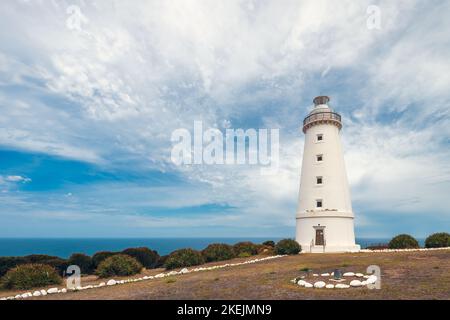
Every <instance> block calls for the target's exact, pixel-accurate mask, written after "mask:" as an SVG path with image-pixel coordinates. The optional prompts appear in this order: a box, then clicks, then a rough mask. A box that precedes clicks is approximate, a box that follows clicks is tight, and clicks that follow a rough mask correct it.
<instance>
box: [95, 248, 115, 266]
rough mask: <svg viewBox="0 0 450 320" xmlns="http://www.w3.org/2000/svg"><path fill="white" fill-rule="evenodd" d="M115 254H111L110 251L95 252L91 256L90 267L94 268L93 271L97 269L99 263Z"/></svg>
mask: <svg viewBox="0 0 450 320" xmlns="http://www.w3.org/2000/svg"><path fill="white" fill-rule="evenodd" d="M116 254H119V253H118V252H111V251H99V252H96V253H95V254H94V255H93V256H92V266H93V267H94V269H97V267H98V266H99V265H100V263H101V262H102V261H103V260H105V259H107V258H109V257H112V256H114V255H116Z"/></svg>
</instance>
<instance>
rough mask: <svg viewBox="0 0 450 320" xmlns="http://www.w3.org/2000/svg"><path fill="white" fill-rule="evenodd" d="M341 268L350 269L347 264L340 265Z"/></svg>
mask: <svg viewBox="0 0 450 320" xmlns="http://www.w3.org/2000/svg"><path fill="white" fill-rule="evenodd" d="M341 267H342V268H348V267H350V265H349V264H348V263H343V264H341Z"/></svg>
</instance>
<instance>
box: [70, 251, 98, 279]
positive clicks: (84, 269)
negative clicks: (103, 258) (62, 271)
mask: <svg viewBox="0 0 450 320" xmlns="http://www.w3.org/2000/svg"><path fill="white" fill-rule="evenodd" d="M68 264H69V266H70V265H76V266H78V267H80V270H81V273H82V274H92V272H93V271H94V265H93V263H92V258H91V257H89V256H88V255H85V254H84V253H74V254H72V255H71V256H70V258H69V260H68Z"/></svg>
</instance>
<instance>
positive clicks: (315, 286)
mask: <svg viewBox="0 0 450 320" xmlns="http://www.w3.org/2000/svg"><path fill="white" fill-rule="evenodd" d="M326 285H327V284H326V283H325V282H323V281H317V282H316V283H314V288H317V289H322V288H323V287H325V286H326Z"/></svg>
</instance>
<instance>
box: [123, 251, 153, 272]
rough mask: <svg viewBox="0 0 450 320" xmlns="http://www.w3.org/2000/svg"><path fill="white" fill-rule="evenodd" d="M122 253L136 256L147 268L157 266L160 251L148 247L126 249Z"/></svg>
mask: <svg viewBox="0 0 450 320" xmlns="http://www.w3.org/2000/svg"><path fill="white" fill-rule="evenodd" d="M122 253H123V254H126V255H129V256H131V257H133V258H135V259H136V260H137V261H139V262H140V263H141V264H142V265H143V266H144V267H145V268H147V269H150V268H155V266H156V265H157V263H158V260H159V254H158V252H156V251H154V250H150V249H149V248H146V247H142V248H129V249H125V250H123V251H122Z"/></svg>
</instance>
